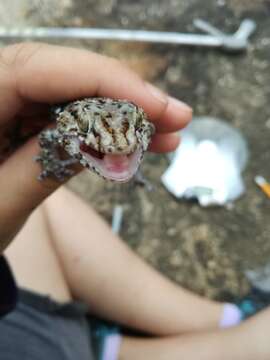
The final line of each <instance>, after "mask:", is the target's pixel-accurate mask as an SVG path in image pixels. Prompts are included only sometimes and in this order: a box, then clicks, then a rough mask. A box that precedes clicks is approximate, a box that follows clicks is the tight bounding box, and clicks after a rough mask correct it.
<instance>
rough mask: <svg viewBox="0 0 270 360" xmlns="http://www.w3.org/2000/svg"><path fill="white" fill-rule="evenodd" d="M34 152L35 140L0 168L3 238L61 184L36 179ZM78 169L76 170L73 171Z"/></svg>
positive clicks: (36, 169)
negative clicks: (5, 233) (5, 232)
mask: <svg viewBox="0 0 270 360" xmlns="http://www.w3.org/2000/svg"><path fill="white" fill-rule="evenodd" d="M38 152H39V145H38V139H37V137H34V138H32V139H31V140H29V141H28V142H27V143H26V144H25V145H23V146H22V147H20V148H19V149H18V150H17V151H16V152H15V153H14V154H12V155H11V156H10V157H9V158H8V159H7V160H6V161H5V162H4V163H3V164H2V165H1V167H0V188H1V191H0V213H1V214H2V215H1V217H0V228H1V229H5V231H7V234H10V233H11V234H12V226H13V224H14V223H16V224H19V225H20V223H21V222H23V220H25V218H26V217H27V216H28V215H29V213H30V212H31V211H32V210H33V209H34V208H35V207H37V206H38V205H39V204H40V202H42V200H43V199H45V198H46V197H47V196H48V195H49V194H51V193H52V192H53V191H54V190H55V189H57V188H58V187H59V186H60V185H61V184H62V183H61V182H58V181H56V180H53V179H49V178H48V179H45V180H43V181H39V180H38V179H37V177H38V176H39V174H40V173H41V167H40V164H39V163H37V162H35V161H34V157H35V156H36V155H37V154H38ZM80 169H81V167H78V168H77V169H76V171H77V172H78V171H79V170H80ZM5 215H6V216H5ZM20 219H22V220H21V221H20ZM14 230H15V231H16V229H14ZM1 234H2V232H1Z"/></svg>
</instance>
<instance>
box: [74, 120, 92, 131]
mask: <svg viewBox="0 0 270 360" xmlns="http://www.w3.org/2000/svg"><path fill="white" fill-rule="evenodd" d="M77 123H78V126H79V129H80V130H81V131H83V132H85V133H87V132H88V129H89V121H88V120H87V119H85V118H83V117H78V118H77Z"/></svg>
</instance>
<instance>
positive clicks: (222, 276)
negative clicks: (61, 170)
mask: <svg viewBox="0 0 270 360" xmlns="http://www.w3.org/2000/svg"><path fill="white" fill-rule="evenodd" d="M196 18H202V19H204V20H207V21H209V22H210V23H212V24H213V25H215V26H216V27H218V28H219V29H221V30H224V31H226V32H234V31H235V30H236V29H237V28H238V26H239V24H240V22H241V20H242V19H243V18H251V19H254V20H255V21H256V22H257V26H258V28H257V30H256V33H255V35H254V36H252V39H251V45H250V46H249V48H248V51H247V52H243V53H239V54H228V53H224V52H221V51H219V50H215V49H202V48H198V47H192V48H191V47H183V46H179V45H167V44H163V45H160V44H148V43H147V44H142V43H135V42H129V43H123V42H119V41H118V42H117V41H93V40H91V41H90V40H69V39H65V40H61V39H55V40H50V39H47V40H46V42H51V43H57V44H62V45H69V46H75V47H80V48H86V49H89V50H93V51H97V52H99V53H104V54H107V55H109V56H113V57H116V58H119V59H121V60H122V61H123V62H125V63H126V64H128V66H130V67H131V68H133V69H134V70H135V71H136V72H138V73H139V74H140V75H141V76H142V77H143V78H145V79H147V80H148V81H151V82H153V83H155V84H156V85H157V86H159V87H160V88H162V89H163V90H165V91H167V92H168V93H170V94H171V95H173V96H175V97H177V98H179V99H181V100H183V101H186V102H187V103H188V104H189V105H191V106H192V107H193V108H194V115H195V116H202V115H210V116H217V117H219V118H222V119H225V120H226V121H227V122H228V123H229V124H232V125H234V126H235V127H236V128H238V129H239V130H240V131H241V132H242V134H243V135H244V136H245V137H246V139H247V141H248V145H249V151H250V158H249V162H248V165H247V168H246V170H245V173H244V181H245V184H246V193H245V194H244V196H243V197H242V198H241V199H239V200H238V201H236V202H235V203H234V205H233V206H232V207H227V208H226V207H213V208H201V207H200V206H199V205H198V204H196V203H190V202H186V201H183V200H176V199H175V198H173V197H172V195H170V194H169V193H168V192H167V190H166V189H165V188H164V186H163V185H162V184H161V181H160V177H161V175H162V174H163V173H164V171H165V170H166V168H167V167H168V165H169V162H168V159H167V158H166V156H165V155H154V154H148V155H147V157H146V160H145V162H144V164H143V171H144V174H145V176H146V177H147V179H148V180H149V181H151V183H153V184H154V186H155V190H154V191H152V192H147V191H146V190H145V189H143V188H140V187H136V188H134V187H132V186H131V185H120V186H119V185H115V184H113V183H108V182H105V181H103V180H101V179H100V178H98V177H97V176H95V175H92V174H89V172H84V173H82V174H81V175H79V176H78V177H76V178H75V179H73V180H72V181H70V183H69V185H68V186H70V187H71V188H72V189H73V190H74V191H76V192H78V193H79V194H81V195H82V196H83V197H84V198H86V199H87V201H89V203H90V204H91V205H92V206H93V207H94V208H95V209H96V210H97V211H98V212H99V213H100V214H101V215H102V216H103V217H104V218H105V219H106V220H107V221H108V222H111V219H112V212H113V208H114V206H115V205H116V204H121V205H122V206H123V209H124V217H123V224H122V229H121V236H122V237H123V239H124V240H125V241H126V242H127V243H128V244H129V245H130V246H131V247H132V248H133V249H134V250H135V251H136V252H138V253H139V254H140V256H142V257H143V258H145V259H146V261H148V262H149V263H151V264H152V265H153V266H154V267H156V268H157V269H159V270H160V271H161V272H163V273H165V274H166V275H167V276H168V277H170V278H171V279H173V280H175V281H176V282H178V283H180V284H182V285H183V286H185V287H187V288H189V289H192V290H193V291H195V292H197V293H199V294H202V295H206V296H208V297H211V298H215V299H220V300H228V301H229V300H233V299H235V298H237V297H238V296H241V295H243V294H245V293H246V292H247V291H248V290H249V286H250V285H249V282H248V281H247V279H246V278H245V275H244V271H245V270H246V269H252V268H256V267H258V266H261V265H264V264H266V263H267V262H269V259H270V200H269V199H268V198H267V197H266V196H265V194H263V192H261V191H260V189H259V188H258V187H257V186H256V185H255V183H254V177H255V176H256V175H258V174H260V175H263V176H264V177H266V178H268V180H269V179H270V167H269V164H270V141H269V140H270V106H269V104H270V60H269V59H270V1H269V0H256V1H254V0H166V1H165V0H164V1H158V0H156V1H155V0H137V1H133V0H58V1H55V0H44V1H42V0H9V1H8V2H6V1H3V0H0V23H1V26H6V27H14V26H16V27H25V26H55V27H59V26H61V27H66V26H75V27H100V28H121V29H147V30H160V31H178V32H195V33H198V30H196V29H195V28H194V26H193V20H194V19H196ZM0 41H1V45H4V44H7V43H11V42H15V40H8V41H7V40H5V41H4V40H0ZM78 71H80V69H78ZM70 86H72V84H71V85H70ZM67 206H68V204H67ZM76 216H79V214H77V215H76Z"/></svg>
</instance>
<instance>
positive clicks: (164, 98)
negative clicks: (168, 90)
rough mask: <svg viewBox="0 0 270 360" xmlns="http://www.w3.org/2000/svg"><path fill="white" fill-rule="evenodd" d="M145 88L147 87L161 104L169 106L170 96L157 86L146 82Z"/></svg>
mask: <svg viewBox="0 0 270 360" xmlns="http://www.w3.org/2000/svg"><path fill="white" fill-rule="evenodd" d="M145 86H146V87H147V89H148V90H149V92H150V93H151V94H152V95H153V96H154V97H155V98H156V99H157V100H159V101H160V102H162V103H164V104H167V103H168V96H167V95H166V94H165V93H164V92H163V91H162V90H160V89H159V88H157V87H156V86H154V85H152V84H150V83H148V82H146V83H145Z"/></svg>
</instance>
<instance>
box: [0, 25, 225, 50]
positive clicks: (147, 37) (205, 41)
mask: <svg viewBox="0 0 270 360" xmlns="http://www.w3.org/2000/svg"><path fill="white" fill-rule="evenodd" d="M0 38H33V39H43V38H69V39H97V40H101V39H103V40H122V41H141V42H153V43H169V44H182V45H198V46H209V47H220V46H222V39H220V38H217V37H214V36H212V35H203V34H202V35H200V34H184V33H183V34H182V33H177V32H162V31H144V30H113V29H98V28H76V27H69V28H46V27H38V28H30V27H29V28H12V29H7V28H3V27H1V28H0Z"/></svg>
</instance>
